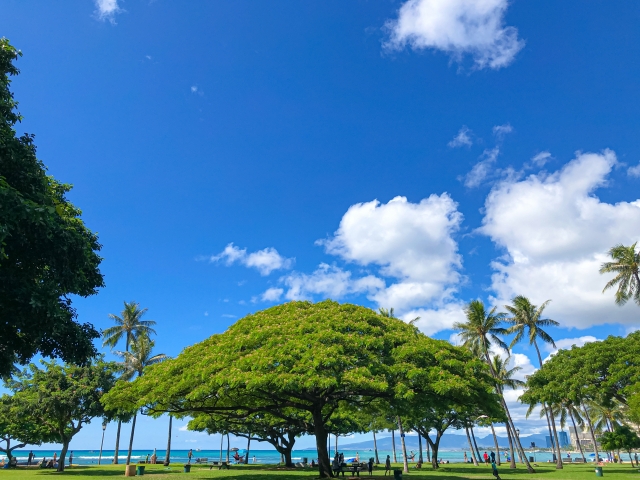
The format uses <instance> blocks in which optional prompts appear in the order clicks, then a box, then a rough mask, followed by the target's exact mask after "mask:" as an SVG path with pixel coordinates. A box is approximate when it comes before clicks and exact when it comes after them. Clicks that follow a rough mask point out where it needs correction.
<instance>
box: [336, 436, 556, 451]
mask: <svg viewBox="0 0 640 480" xmlns="http://www.w3.org/2000/svg"><path fill="white" fill-rule="evenodd" d="M520 441H521V442H522V447H523V448H524V449H528V448H530V445H531V442H535V444H536V447H537V448H540V447H542V448H545V447H546V446H547V442H546V439H545V436H544V435H539V434H538V435H529V436H527V437H522V438H521V439H520ZM476 442H477V443H478V448H479V449H480V450H486V449H493V448H495V447H494V443H493V436H492V435H487V436H486V437H478V436H477V435H476ZM377 443H378V450H391V449H392V446H391V437H378V438H377ZM405 443H406V445H407V449H409V450H412V449H413V450H417V449H418V436H417V435H407V436H406V437H405ZM400 445H401V444H400V435H396V449H398V448H400ZM498 446H499V447H500V448H501V449H502V448H509V440H508V439H507V437H501V436H499V435H498ZM369 448H373V438H371V440H366V441H364V442H357V443H345V444H342V445H341V444H340V443H338V450H340V449H344V450H358V449H362V450H365V449H369ZM422 448H424V449H426V448H427V446H426V441H425V440H423V441H422ZM440 449H467V450H468V449H469V443H468V442H467V437H466V435H454V434H451V433H449V434H447V433H445V434H444V435H443V436H442V440H440Z"/></svg>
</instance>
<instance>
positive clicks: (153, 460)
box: [151, 448, 158, 465]
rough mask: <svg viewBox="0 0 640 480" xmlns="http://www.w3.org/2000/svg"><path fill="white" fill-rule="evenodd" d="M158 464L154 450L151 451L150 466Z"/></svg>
mask: <svg viewBox="0 0 640 480" xmlns="http://www.w3.org/2000/svg"><path fill="white" fill-rule="evenodd" d="M156 463H158V455H156V449H155V448H154V449H153V455H151V464H152V465H155V464H156Z"/></svg>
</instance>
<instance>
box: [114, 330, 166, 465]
mask: <svg viewBox="0 0 640 480" xmlns="http://www.w3.org/2000/svg"><path fill="white" fill-rule="evenodd" d="M154 346H155V342H154V341H153V340H151V339H150V338H149V336H148V335H146V334H140V335H137V336H136V337H134V339H133V342H131V348H130V351H128V352H114V354H115V355H117V356H118V357H120V358H122V362H120V367H121V369H122V376H121V378H122V379H123V380H126V381H129V380H133V379H134V378H135V377H136V376H141V375H142V374H143V373H144V369H145V367H148V366H149V365H154V364H156V363H160V362H162V361H163V360H166V359H167V356H166V355H165V354H164V353H159V354H156V355H152V351H153V347H154ZM137 416H138V412H136V413H135V414H134V415H133V422H132V424H131V437H130V439H129V453H128V454H127V465H129V464H130V463H131V450H132V448H133V435H134V433H135V430H136V417H137Z"/></svg>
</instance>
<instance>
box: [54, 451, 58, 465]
mask: <svg viewBox="0 0 640 480" xmlns="http://www.w3.org/2000/svg"><path fill="white" fill-rule="evenodd" d="M57 461H58V452H53V463H56V462H57Z"/></svg>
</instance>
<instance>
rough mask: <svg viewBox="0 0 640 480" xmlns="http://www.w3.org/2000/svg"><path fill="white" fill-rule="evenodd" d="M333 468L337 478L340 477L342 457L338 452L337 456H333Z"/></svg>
mask: <svg viewBox="0 0 640 480" xmlns="http://www.w3.org/2000/svg"><path fill="white" fill-rule="evenodd" d="M331 468H332V469H333V474H334V475H335V476H338V474H339V473H340V470H341V468H340V455H338V452H336V454H335V455H334V456H333V462H331Z"/></svg>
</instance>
